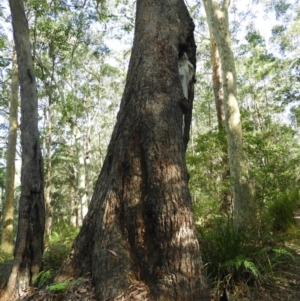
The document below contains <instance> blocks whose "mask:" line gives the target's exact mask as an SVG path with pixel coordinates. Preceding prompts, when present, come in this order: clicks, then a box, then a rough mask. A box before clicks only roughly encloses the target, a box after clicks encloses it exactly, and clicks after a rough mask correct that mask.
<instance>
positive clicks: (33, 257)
mask: <svg viewBox="0 0 300 301" xmlns="http://www.w3.org/2000/svg"><path fill="white" fill-rule="evenodd" d="M9 4H10V9H11V14H12V23H13V31H14V41H15V47H16V51H17V59H18V67H19V82H20V87H21V145H22V171H21V185H22V190H21V197H20V201H19V220H18V221H19V223H18V235H17V241H16V245H15V250H14V265H13V269H12V273H11V275H10V278H9V282H8V286H7V290H6V295H5V296H4V297H2V299H1V300H13V298H14V297H20V296H22V294H24V293H25V292H26V290H27V289H28V288H29V285H30V284H31V281H32V279H33V278H34V277H36V276H37V274H38V273H39V272H40V270H41V266H42V254H43V236H44V226H45V208H44V195H43V193H44V187H43V186H44V180H43V162H42V154H41V149H40V143H39V131H38V127H37V124H38V110H37V93H36V82H35V74H34V69H33V62H32V56H31V49H30V41H29V31H28V23H27V20H26V17H25V11H24V5H23V1H22V0H10V1H9Z"/></svg>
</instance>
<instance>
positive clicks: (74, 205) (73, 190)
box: [69, 165, 79, 227]
mask: <svg viewBox="0 0 300 301" xmlns="http://www.w3.org/2000/svg"><path fill="white" fill-rule="evenodd" d="M69 169H70V176H69V180H70V186H69V187H70V197H71V203H70V205H71V207H70V224H71V226H73V227H79V210H78V207H79V206H78V196H77V181H76V171H75V168H74V166H73V165H70V167H69Z"/></svg>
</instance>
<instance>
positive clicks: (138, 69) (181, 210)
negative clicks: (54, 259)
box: [57, 0, 209, 301]
mask: <svg viewBox="0 0 300 301" xmlns="http://www.w3.org/2000/svg"><path fill="white" fill-rule="evenodd" d="M135 28H136V29H135V39H134V45H133V49H132V55H131V60H130V64H129V70H128V75H127V81H126V86H125V91H124V94H123V98H122V101H121V107H120V111H119V113H118V117H117V124H116V126H115V129H114V132H113V134H112V138H111V142H110V145H109V147H108V152H107V157H106V159H105V161H104V165H103V168H102V171H101V173H100V176H99V178H98V181H97V184H96V188H95V191H94V195H93V198H92V200H91V205H90V208H89V212H88V214H87V216H86V218H85V220H84V223H83V226H82V228H81V231H80V234H79V235H78V237H77V239H76V241H75V242H74V246H73V250H72V252H71V254H70V256H69V258H68V260H67V261H66V262H65V263H64V265H63V266H62V268H61V270H60V276H59V277H58V278H57V279H63V278H65V277H70V276H71V275H72V276H73V277H78V276H80V275H84V274H85V273H87V272H91V274H92V278H93V283H94V285H95V287H96V295H97V298H98V300H101V301H102V300H121V299H122V298H124V299H126V298H127V297H128V296H129V295H130V293H133V291H135V293H138V292H139V291H138V287H140V288H143V289H142V290H141V291H140V293H141V294H143V293H145V296H146V295H147V297H148V300H156V301H159V300H161V301H162V300H163V301H168V300H176V301H191V300H193V301H201V300H209V296H208V294H207V291H206V284H205V279H204V274H203V273H204V271H203V265H202V261H201V257H200V250H199V244H198V240H197V237H196V231H195V223H194V216H193V210H192V202H191V197H190V194H189V190H188V175H187V169H186V164H185V148H186V143H187V141H186V138H187V137H186V136H185V133H186V132H185V131H186V130H184V133H183V132H182V128H183V127H182V125H183V124H182V120H183V119H182V117H183V113H184V114H187V113H190V112H189V111H188V110H189V109H190V108H191V104H190V106H188V107H185V106H183V104H182V103H184V102H185V98H186V97H185V96H184V93H183V88H182V85H181V83H180V74H179V69H178V59H179V57H181V55H182V54H183V53H186V54H187V57H188V60H189V61H190V62H191V63H192V64H193V65H194V66H195V43H194V38H193V29H194V24H193V22H192V20H191V18H190V16H189V14H188V11H187V9H186V6H185V4H184V1H183V0H164V1H146V0H137V14H136V27H135ZM188 84H189V86H192V85H193V82H192V81H191V83H188ZM188 100H189V101H190V100H192V99H191V97H190V95H188ZM189 126H190V124H189V119H188V118H186V119H185V127H184V129H186V128H189ZM183 134H184V135H183ZM87 254H88V256H87Z"/></svg>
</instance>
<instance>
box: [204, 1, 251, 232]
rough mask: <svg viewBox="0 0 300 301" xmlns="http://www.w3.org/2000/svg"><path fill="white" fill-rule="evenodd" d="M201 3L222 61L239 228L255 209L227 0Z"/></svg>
mask: <svg viewBox="0 0 300 301" xmlns="http://www.w3.org/2000/svg"><path fill="white" fill-rule="evenodd" d="M203 2H204V5H205V6H206V10H207V16H208V22H209V24H210V27H211V29H212V32H213V35H214V37H215V39H216V44H217V48H218V51H219V54H220V58H221V66H222V78H223V79H222V80H223V91H224V108H225V128H226V133H227V144H228V156H229V166H230V174H231V178H232V181H233V197H234V205H233V221H234V226H235V228H236V229H240V228H245V227H247V226H251V225H253V224H254V222H255V206H254V201H253V197H252V194H251V191H250V186H249V183H248V165H247V160H246V157H245V154H244V150H243V142H242V127H241V120H240V111H239V107H238V103H237V87H236V85H237V83H236V70H235V61H234V56H233V52H232V49H231V45H230V33H229V24H228V7H229V4H230V0H224V1H223V3H222V7H220V5H219V1H217V0H203Z"/></svg>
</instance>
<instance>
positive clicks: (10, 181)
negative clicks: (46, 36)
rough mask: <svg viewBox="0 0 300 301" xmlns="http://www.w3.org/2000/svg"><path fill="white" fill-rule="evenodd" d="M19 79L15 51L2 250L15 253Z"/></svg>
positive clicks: (12, 72)
mask: <svg viewBox="0 0 300 301" xmlns="http://www.w3.org/2000/svg"><path fill="white" fill-rule="evenodd" d="M18 95H19V79H18V64H17V56H16V53H15V51H14V55H13V65H12V71H11V98H10V106H9V134H8V146H7V158H6V182H5V203H4V210H3V228H2V239H1V251H2V252H6V253H11V254H12V253H13V248H14V240H13V238H14V237H13V228H14V195H15V158H16V143H17V130H18V98H19V97H18Z"/></svg>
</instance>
